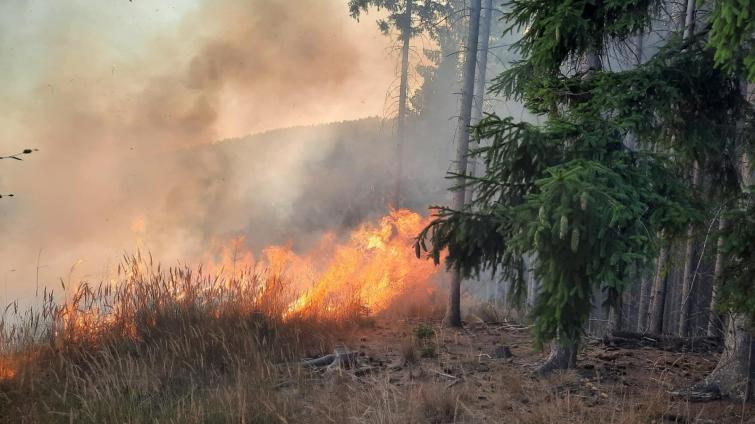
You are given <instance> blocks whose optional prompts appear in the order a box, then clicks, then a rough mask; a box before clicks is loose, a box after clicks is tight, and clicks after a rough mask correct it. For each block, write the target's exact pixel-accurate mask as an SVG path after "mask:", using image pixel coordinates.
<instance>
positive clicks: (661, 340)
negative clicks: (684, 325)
mask: <svg viewBox="0 0 755 424" xmlns="http://www.w3.org/2000/svg"><path fill="white" fill-rule="evenodd" d="M601 341H602V343H603V344H604V345H606V346H614V347H623V348H638V347H654V348H657V349H661V350H666V351H672V352H682V351H683V352H701V353H707V352H719V351H721V348H722V346H721V339H720V338H718V337H708V336H704V337H675V336H666V335H662V334H642V333H631V332H626V331H615V332H613V333H611V334H610V335H608V336H605V337H603V338H602V339H601Z"/></svg>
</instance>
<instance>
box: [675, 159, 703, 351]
mask: <svg viewBox="0 0 755 424" xmlns="http://www.w3.org/2000/svg"><path fill="white" fill-rule="evenodd" d="M700 178H701V172H700V164H699V163H698V162H697V161H695V165H694V170H693V171H692V190H696V189H697V188H698V187H699V186H700ZM694 236H695V227H694V226H693V225H692V224H690V225H689V226H688V227H687V241H686V243H687V245H686V248H685V251H684V272H683V273H682V295H681V305H680V307H679V336H680V337H686V336H687V333H688V332H689V312H690V303H692V302H690V297H691V296H692V288H693V283H694V280H695V275H693V274H694V271H693V269H694V262H695V258H694V256H695V237H694Z"/></svg>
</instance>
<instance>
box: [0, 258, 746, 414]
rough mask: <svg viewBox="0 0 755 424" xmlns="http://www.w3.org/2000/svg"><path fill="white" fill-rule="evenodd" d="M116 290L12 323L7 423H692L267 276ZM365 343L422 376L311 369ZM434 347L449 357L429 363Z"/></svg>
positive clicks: (1, 344) (5, 362) (144, 279)
mask: <svg viewBox="0 0 755 424" xmlns="http://www.w3.org/2000/svg"><path fill="white" fill-rule="evenodd" d="M115 281H116V283H115V284H112V285H99V286H97V287H96V288H93V287H90V286H89V285H86V284H82V285H80V286H79V287H78V288H77V289H76V290H72V289H71V288H70V287H69V288H68V289H69V290H70V291H71V292H72V293H71V294H69V295H68V296H66V298H67V301H66V302H61V303H60V304H58V303H56V302H55V301H54V296H53V295H52V294H49V293H46V294H45V301H44V307H43V309H42V310H41V311H40V312H39V313H36V312H34V311H26V312H19V311H17V310H11V311H10V314H9V315H7V316H6V317H5V318H4V319H3V321H2V322H0V349H2V350H0V422H7V423H42V422H44V423H48V422H53V423H55V422H60V423H70V422H76V423H355V424H362V423H364V424H383V423H386V424H391V423H395V424H399V423H400V424H406V423H416V424H419V423H483V422H502V421H504V420H505V422H511V423H621V424H624V423H648V422H673V421H669V419H670V418H673V416H674V415H673V413H672V412H677V413H678V412H679V408H678V407H679V405H678V404H677V408H676V409H673V410H672V409H671V408H670V406H669V401H670V400H669V398H668V396H667V395H666V394H665V391H663V390H660V389H658V385H651V384H650V383H648V386H647V387H643V388H641V390H640V392H639V393H638V392H636V391H635V392H632V391H631V390H630V389H628V388H625V387H623V386H621V385H609V384H599V383H593V382H589V381H586V380H585V379H583V378H582V377H580V376H579V375H578V374H576V373H573V372H572V373H566V374H563V375H557V376H554V377H552V378H550V379H535V378H532V377H531V373H530V372H529V371H528V370H527V369H526V367H523V366H522V364H525V365H526V363H527V359H526V358H523V357H522V356H521V355H522V353H521V352H522V350H521V349H520V350H518V351H516V352H517V355H520V356H517V357H515V358H514V360H516V361H519V362H517V363H514V362H505V361H503V362H495V361H494V360H492V359H487V357H485V356H480V352H483V348H485V346H483V345H482V341H481V339H480V338H477V339H475V338H474V337H473V336H474V334H473V331H474V330H472V331H470V330H469V329H467V330H464V331H454V330H447V329H441V328H439V327H437V326H435V324H428V323H433V322H437V321H434V318H430V319H428V317H424V318H422V319H420V320H418V321H417V320H415V321H411V320H410V321H409V322H407V323H405V324H404V325H405V327H406V328H403V329H402V328H400V327H401V325H402V324H400V323H398V322H396V320H395V316H392V318H394V319H393V320H392V321H391V323H392V324H391V328H389V329H386V328H385V327H381V326H380V325H377V324H376V325H375V326H370V327H364V325H365V324H370V325H371V324H373V322H372V321H371V320H370V319H365V316H364V315H363V310H362V308H360V307H359V302H358V301H356V300H353V301H351V302H348V303H344V304H342V305H340V309H338V310H337V311H330V312H329V313H328V314H327V315H326V314H319V313H318V312H317V311H307V312H306V313H301V314H297V315H295V316H291V315H289V314H288V311H287V306H286V305H289V304H290V300H291V296H293V295H294V294H292V293H288V292H287V283H286V281H285V280H283V279H281V278H279V277H278V276H276V275H268V274H266V273H264V272H262V273H254V272H251V270H245V271H243V272H240V273H238V274H237V275H233V276H231V277H230V278H218V277H214V276H212V277H211V276H207V275H205V274H203V273H202V272H201V271H196V272H195V271H192V270H190V269H188V268H180V269H161V268H160V267H159V266H155V265H153V264H152V263H151V262H150V260H149V258H144V257H140V256H138V255H137V256H135V257H129V258H126V259H125V261H124V266H122V267H121V269H120V270H119V273H118V275H117V277H116V278H115ZM427 311H428V312H427V313H428V314H429V315H431V316H433V317H434V316H435V315H437V310H435V309H432V308H429V309H428V310H427ZM414 313H416V311H415V312H413V313H412V314H414ZM488 318H490V319H491V321H492V320H496V319H497V318H496V317H494V316H491V317H488ZM360 325H362V327H360ZM356 328H359V331H358V332H359V333H362V335H364V334H365V333H369V337H363V338H361V342H362V343H371V346H367V348H369V349H367V350H370V351H372V352H378V351H380V352H385V353H389V351H390V352H393V353H395V358H396V360H397V361H403V363H404V365H406V364H411V366H404V367H403V369H399V370H395V368H396V367H394V366H392V365H390V364H384V365H382V366H379V367H376V371H375V372H373V373H371V374H366V375H363V376H360V377H357V376H356V375H355V374H354V373H352V372H349V371H343V372H340V371H332V372H313V371H312V370H308V369H303V368H302V367H300V366H299V365H298V362H299V359H300V358H303V357H313V356H318V355H320V354H323V353H329V352H331V351H332V350H333V347H334V346H335V345H337V344H340V343H349V341H350V340H349V338H350V337H352V335H353V332H352V330H354V329H356ZM479 331H481V332H482V333H483V334H493V333H491V331H492V330H491V329H490V328H489V326H486V325H482V326H480V330H479ZM389 332H390V333H391V334H396V336H395V337H396V339H395V340H393V339H390V338H389V337H392V336H388V335H386V334H387V333H389ZM496 334H497V333H496ZM381 337H382V338H381ZM489 337H491V339H492V340H495V343H500V340H499V339H497V337H499V336H497V335H490V336H489ZM516 337H520V338H521V340H522V341H524V337H525V336H523V335H521V333H516ZM465 340H468V341H465ZM351 341H353V340H351ZM427 346H432V347H433V349H434V351H435V350H437V354H436V355H423V354H422V348H423V347H427ZM489 346H492V344H490V343H488V347H489ZM483 365H484V367H483ZM484 368H488V369H487V371H486V370H484ZM447 373H451V374H453V375H448V374H447ZM654 378H660V379H664V378H665V377H664V376H663V375H660V376H655V377H654ZM651 380H652V379H648V381H651ZM635 390H636V388H635ZM682 412H684V405H682ZM735 412H736V411H735ZM688 415H691V416H694V411H693V412H690V413H689V414H688ZM732 415H733V413H731V414H729V416H732ZM664 419H665V420H666V421H663V420H664ZM680 422H681V421H680ZM690 422H691V421H690ZM719 422H726V421H725V420H719Z"/></svg>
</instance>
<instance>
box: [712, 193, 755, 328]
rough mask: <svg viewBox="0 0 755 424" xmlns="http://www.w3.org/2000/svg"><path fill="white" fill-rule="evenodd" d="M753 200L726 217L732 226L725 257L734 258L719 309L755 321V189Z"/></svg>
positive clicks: (726, 273)
mask: <svg viewBox="0 0 755 424" xmlns="http://www.w3.org/2000/svg"><path fill="white" fill-rule="evenodd" d="M749 196H750V199H747V200H746V201H745V204H744V205H743V206H741V207H739V208H735V209H733V210H731V211H729V213H728V214H727V216H726V219H727V222H728V225H727V227H726V230H725V231H724V233H723V238H724V255H725V256H726V257H728V258H731V260H730V261H729V263H728V264H727V266H726V268H725V270H724V274H723V277H722V281H719V282H718V283H719V284H720V285H721V287H720V289H719V293H720V299H721V301H720V303H719V307H720V308H722V309H724V310H733V311H736V312H740V313H744V314H748V315H749V316H750V317H751V318H752V319H755V248H753V246H755V202H753V200H752V199H753V198H755V187H751V188H750V193H749Z"/></svg>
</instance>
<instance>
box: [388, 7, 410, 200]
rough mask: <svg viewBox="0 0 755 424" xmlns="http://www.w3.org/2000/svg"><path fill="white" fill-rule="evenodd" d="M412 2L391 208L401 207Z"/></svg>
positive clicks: (403, 52)
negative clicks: (394, 185) (394, 187)
mask: <svg viewBox="0 0 755 424" xmlns="http://www.w3.org/2000/svg"><path fill="white" fill-rule="evenodd" d="M413 1H414V0H406V10H405V11H404V25H403V27H402V28H401V42H402V45H401V84H400V85H399V94H398V122H397V123H396V125H397V133H398V134H397V137H396V189H395V192H394V193H393V196H394V198H393V206H394V208H396V209H398V208H400V207H401V179H402V176H403V172H404V170H403V168H404V164H403V162H404V152H403V150H404V142H405V141H406V115H407V113H406V111H407V98H408V91H409V42H410V41H411V38H412V6H413Z"/></svg>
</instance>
